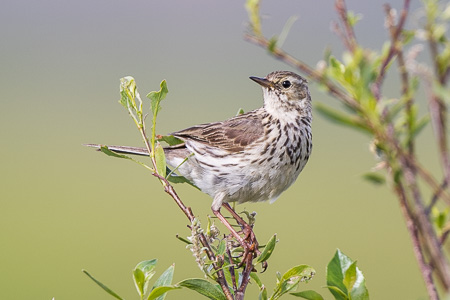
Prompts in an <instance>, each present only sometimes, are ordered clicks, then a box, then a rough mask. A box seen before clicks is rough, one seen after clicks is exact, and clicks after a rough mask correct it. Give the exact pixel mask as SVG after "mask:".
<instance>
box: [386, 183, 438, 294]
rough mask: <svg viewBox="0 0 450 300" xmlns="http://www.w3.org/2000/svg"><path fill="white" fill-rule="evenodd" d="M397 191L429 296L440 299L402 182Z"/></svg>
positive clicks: (397, 186) (396, 187)
mask: <svg viewBox="0 0 450 300" xmlns="http://www.w3.org/2000/svg"><path fill="white" fill-rule="evenodd" d="M395 192H396V193H397V195H398V198H399V200H400V208H401V211H402V213H403V217H404V218H405V221H406V228H407V229H408V232H409V235H410V237H411V240H412V243H413V251H414V255H415V256H416V260H417V262H418V263H419V267H420V270H421V271H422V272H421V273H422V277H423V280H424V281H425V286H426V288H427V292H428V296H429V297H430V299H431V300H439V296H438V294H437V291H436V286H435V284H434V282H433V275H432V270H431V268H430V266H429V265H428V264H427V263H426V261H425V257H424V256H423V250H422V246H421V245H420V239H419V234H418V231H417V228H416V226H415V222H414V220H413V217H412V212H411V209H410V208H409V207H408V200H407V198H406V192H405V189H404V187H403V185H402V184H401V183H399V184H397V185H396V186H395Z"/></svg>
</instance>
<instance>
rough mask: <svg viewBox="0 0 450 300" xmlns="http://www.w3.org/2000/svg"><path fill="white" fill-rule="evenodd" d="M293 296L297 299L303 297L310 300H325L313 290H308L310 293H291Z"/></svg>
mask: <svg viewBox="0 0 450 300" xmlns="http://www.w3.org/2000/svg"><path fill="white" fill-rule="evenodd" d="M290 294H291V295H292V296H296V297H301V298H303V299H308V300H323V297H322V296H321V295H320V294H319V293H317V292H315V291H312V290H308V291H302V292H298V293H290Z"/></svg>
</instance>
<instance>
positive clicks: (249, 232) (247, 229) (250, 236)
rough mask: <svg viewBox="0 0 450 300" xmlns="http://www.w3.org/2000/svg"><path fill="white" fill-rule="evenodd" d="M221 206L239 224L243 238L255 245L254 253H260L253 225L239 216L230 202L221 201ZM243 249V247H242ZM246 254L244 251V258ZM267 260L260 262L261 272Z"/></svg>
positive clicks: (265, 267) (264, 268) (265, 266)
mask: <svg viewBox="0 0 450 300" xmlns="http://www.w3.org/2000/svg"><path fill="white" fill-rule="evenodd" d="M222 206H223V207H225V208H226V209H227V210H228V211H229V212H230V214H231V215H232V216H233V218H234V219H235V220H236V222H237V223H238V224H239V225H240V226H241V228H242V231H243V233H244V240H245V241H248V242H249V243H250V244H251V245H252V244H254V245H255V249H254V250H253V251H254V253H255V254H256V255H260V254H261V251H259V248H258V246H259V244H258V241H257V240H256V236H255V233H254V232H253V226H252V225H249V224H248V223H247V222H245V221H244V219H242V218H241V216H239V215H238V214H237V213H236V212H235V211H234V209H233V208H232V207H231V206H230V204H228V203H223V204H222ZM244 251H245V249H244ZM246 254H248V253H244V258H245V257H246ZM267 266H268V265H267V262H263V263H262V267H263V272H264V271H265V270H266V269H267Z"/></svg>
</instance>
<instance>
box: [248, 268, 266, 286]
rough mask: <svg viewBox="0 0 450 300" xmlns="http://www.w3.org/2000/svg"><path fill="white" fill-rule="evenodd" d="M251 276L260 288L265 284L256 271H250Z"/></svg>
mask: <svg viewBox="0 0 450 300" xmlns="http://www.w3.org/2000/svg"><path fill="white" fill-rule="evenodd" d="M250 278H251V279H253V280H254V281H255V283H256V284H257V285H258V286H259V287H260V288H261V287H262V286H263V284H262V282H261V279H259V277H258V275H256V273H254V272H252V273H250Z"/></svg>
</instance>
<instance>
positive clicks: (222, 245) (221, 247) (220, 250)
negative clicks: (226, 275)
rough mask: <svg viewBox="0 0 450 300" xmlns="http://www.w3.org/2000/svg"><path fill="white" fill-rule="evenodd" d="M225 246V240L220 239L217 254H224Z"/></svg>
mask: <svg viewBox="0 0 450 300" xmlns="http://www.w3.org/2000/svg"><path fill="white" fill-rule="evenodd" d="M226 246H227V244H226V242H225V240H221V241H220V243H219V246H217V255H224V254H225V251H226V250H227V249H226Z"/></svg>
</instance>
